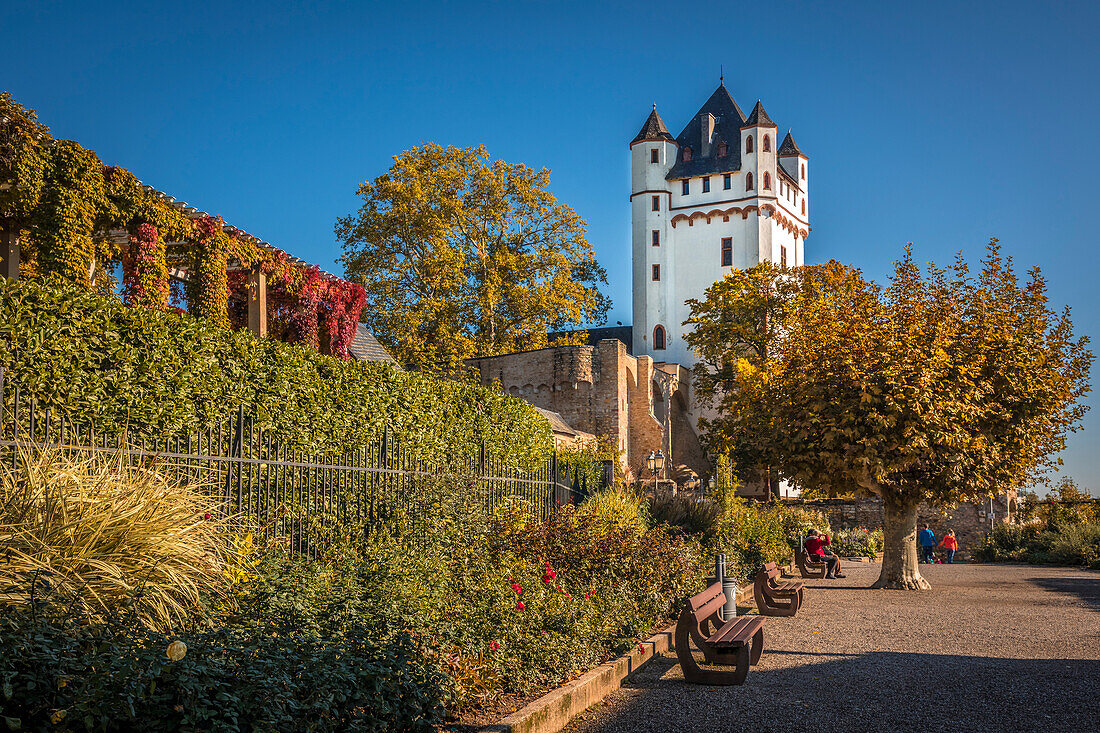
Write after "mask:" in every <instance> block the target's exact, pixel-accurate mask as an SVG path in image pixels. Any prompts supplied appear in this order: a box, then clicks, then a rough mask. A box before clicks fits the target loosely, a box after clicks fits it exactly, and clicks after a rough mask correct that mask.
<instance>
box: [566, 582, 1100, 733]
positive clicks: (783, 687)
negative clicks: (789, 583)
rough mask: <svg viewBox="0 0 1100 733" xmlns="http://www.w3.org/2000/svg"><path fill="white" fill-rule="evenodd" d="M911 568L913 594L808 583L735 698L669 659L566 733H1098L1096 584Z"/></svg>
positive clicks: (1099, 587) (770, 633)
mask: <svg viewBox="0 0 1100 733" xmlns="http://www.w3.org/2000/svg"><path fill="white" fill-rule="evenodd" d="M921 567H922V572H924V573H925V575H926V576H927V578H928V580H929V582H930V583H931V584H932V586H933V590H931V591H928V592H923V593H918V592H904V591H873V590H869V589H868V588H867V586H869V585H870V584H871V583H872V582H873V581H874V580H875V578H877V577H878V571H879V566H878V565H877V564H850V565H847V566H846V567H845V572H846V573H847V575H848V577H847V578H846V579H843V580H835V581H826V580H807V581H805V582H806V587H807V589H806V602H805V605H804V606H803V607H802V610H801V611H800V612H799V614H798V615H797V616H796V617H794V618H770V619H768V622H767V625H766V626H765V630H764V634H765V651H764V656H763V658H762V659H761V660H760V665H759V666H757V667H753V668H752V671H750V672H749V677H748V680H747V681H746V682H745V684H744V686H742V687H706V686H700V685H690V684H687V683H685V682H684V680H683V676H682V674H681V673H680V667H679V665H678V664H677V663H676V656H675V653H674V652H673V653H672V654H671V655H665V657H663V658H660V659H655V660H653V661H651V662H650V663H649V664H647V665H646V666H645V667H643V668H642V669H641V670H640V671H639V672H638V673H636V674H635V675H633V676H632V677H629V678H627V680H625V681H624V683H623V688H622V689H621V690H619V691H618V692H616V693H614V694H612V695H610V696H609V697H608V698H606V699H605V701H604V702H603V703H602V704H600V705H597V706H596V707H595V708H593V709H591V710H589V711H588V712H586V713H585V714H584V715H583V716H581V717H580V718H577V719H576V720H574V721H573V722H572V723H571V724H570V725H569V726H568V727H567V728H566V729H565V730H567V731H572V732H573V733H579V732H582V731H583V732H586V733H597V732H599V733H607V732H610V731H696V730H699V731H741V730H744V731H759V732H760V733H767V732H769V731H774V732H775V733H780V732H782V733H791V732H792V731H800V730H806V729H807V728H808V727H809V726H816V727H823V728H826V729H828V730H830V731H832V730H843V729H847V730H850V731H864V730H874V731H922V732H923V733H929V732H931V731H940V730H951V731H958V732H960V733H961V732H962V731H974V730H983V729H984V730H1013V731H1031V730H1043V731H1063V730H1065V731H1089V730H1100V573H1098V572H1095V571H1087V570H1077V569H1069V568H1047V567H1037V566H1019V565H934V566H921Z"/></svg>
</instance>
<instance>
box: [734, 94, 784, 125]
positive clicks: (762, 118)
mask: <svg viewBox="0 0 1100 733" xmlns="http://www.w3.org/2000/svg"><path fill="white" fill-rule="evenodd" d="M746 127H778V125H776V124H775V123H774V122H772V118H771V117H768V113H767V112H765V111H764V105H762V104H760V100H759V99H758V100H756V106H755V107H753V108H752V112H749V118H748V119H747V120H745V123H744V124H743V125H741V129H742V130H743V129H745V128H746Z"/></svg>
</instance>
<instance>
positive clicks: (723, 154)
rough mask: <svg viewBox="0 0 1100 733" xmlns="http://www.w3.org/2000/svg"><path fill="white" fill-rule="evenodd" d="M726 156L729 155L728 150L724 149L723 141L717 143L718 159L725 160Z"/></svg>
mask: <svg viewBox="0 0 1100 733" xmlns="http://www.w3.org/2000/svg"><path fill="white" fill-rule="evenodd" d="M727 154H729V148H727V147H726V143H725V142H724V141H723V142H720V143H718V157H719V158H725V157H726V155H727Z"/></svg>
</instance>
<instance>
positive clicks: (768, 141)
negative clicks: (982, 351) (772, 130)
mask: <svg viewBox="0 0 1100 733" xmlns="http://www.w3.org/2000/svg"><path fill="white" fill-rule="evenodd" d="M763 150H764V152H765V153H770V152H771V151H772V136H771V135H765V136H764V147H763Z"/></svg>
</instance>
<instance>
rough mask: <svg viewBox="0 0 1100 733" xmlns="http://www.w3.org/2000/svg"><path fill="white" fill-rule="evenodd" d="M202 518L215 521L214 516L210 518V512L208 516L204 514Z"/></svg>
mask: <svg viewBox="0 0 1100 733" xmlns="http://www.w3.org/2000/svg"><path fill="white" fill-rule="evenodd" d="M202 518H203V519H213V517H212V516H210V512H207V513H206V514H203V515H202Z"/></svg>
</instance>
